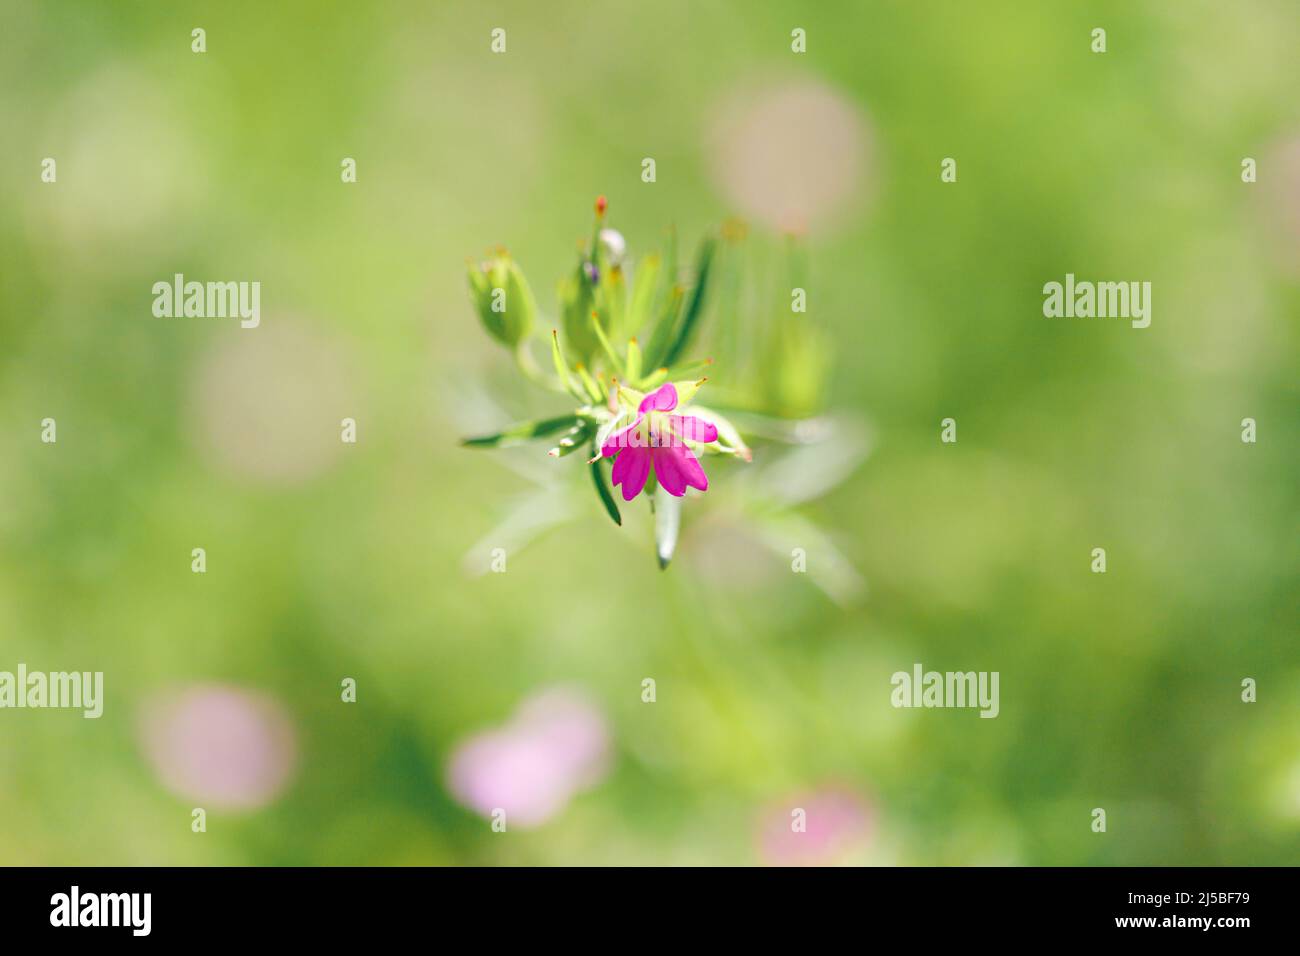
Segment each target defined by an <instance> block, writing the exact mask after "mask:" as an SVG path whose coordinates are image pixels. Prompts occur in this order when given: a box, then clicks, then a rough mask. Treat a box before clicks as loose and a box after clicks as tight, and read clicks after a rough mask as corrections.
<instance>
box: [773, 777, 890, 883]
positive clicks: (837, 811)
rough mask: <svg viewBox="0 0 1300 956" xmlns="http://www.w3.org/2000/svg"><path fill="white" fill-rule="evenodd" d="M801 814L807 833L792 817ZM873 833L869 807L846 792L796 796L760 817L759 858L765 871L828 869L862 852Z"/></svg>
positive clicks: (826, 789) (825, 790)
mask: <svg viewBox="0 0 1300 956" xmlns="http://www.w3.org/2000/svg"><path fill="white" fill-rule="evenodd" d="M795 809H801V810H803V811H804V815H805V816H804V819H805V821H806V830H805V831H804V832H797V831H796V830H795V829H794V827H793V822H794V818H793V816H792V814H793V811H794V810H795ZM873 828H874V813H873V811H872V808H871V806H870V805H869V804H868V803H867V801H866V800H864V799H863V798H862V797H861V796H859V795H858V794H857V793H855V792H853V791H852V790H850V789H848V788H847V787H840V786H828V787H823V788H821V789H819V790H816V791H813V792H811V793H804V794H797V795H795V796H792V797H790V798H788V799H787V800H783V801H781V803H780V804H774V805H773V806H771V807H769V808H768V809H767V810H765V811H764V812H763V815H762V817H761V819H760V822H759V833H758V852H759V856H760V857H761V858H762V861H763V862H764V863H765V864H767V865H768V866H828V865H833V864H836V863H839V862H843V861H844V860H845V859H846V858H847V857H848V856H849V855H850V854H852V853H854V852H855V851H858V850H861V849H862V848H864V847H865V846H866V845H867V843H868V842H869V840H870V837H871V833H872V830H873Z"/></svg>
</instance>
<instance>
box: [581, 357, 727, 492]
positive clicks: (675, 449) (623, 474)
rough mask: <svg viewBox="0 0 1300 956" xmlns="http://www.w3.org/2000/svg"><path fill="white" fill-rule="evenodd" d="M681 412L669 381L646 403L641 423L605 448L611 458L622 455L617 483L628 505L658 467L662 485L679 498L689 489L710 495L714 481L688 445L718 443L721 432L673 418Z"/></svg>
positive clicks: (617, 463) (619, 433)
mask: <svg viewBox="0 0 1300 956" xmlns="http://www.w3.org/2000/svg"><path fill="white" fill-rule="evenodd" d="M676 407H677V389H676V388H675V387H674V386H673V383H672V382H665V383H664V384H663V385H661V386H659V389H658V390H657V391H654V392H651V393H650V394H649V395H647V396H646V397H645V398H643V399H642V400H641V404H640V406H639V407H638V408H637V418H636V421H634V422H633V423H632V424H631V425H628V426H627V427H626V428H624V429H622V430H621V431H617V432H615V433H614V434H612V435H610V436H609V438H608V439H607V440H606V441H605V444H604V445H602V446H601V449H600V453H601V454H602V455H604V456H605V457H606V458H608V457H610V456H611V455H617V456H618V457H617V458H615V459H614V474H613V475H612V477H611V480H612V481H613V483H614V484H615V485H622V486H623V500H624V501H631V500H632V499H633V498H635V497H636V496H637V495H639V494H640V493H641V489H642V488H644V487H645V483H646V481H647V479H648V478H649V477H650V471H651V469H652V468H653V469H654V474H655V479H656V480H657V481H658V482H659V484H660V486H661V487H662V488H663V489H664V491H666V492H668V493H669V494H670V495H672V496H673V497H675V498H680V497H681V496H682V495H684V494H686V489H687V487H691V488H698V489H699V490H700V491H707V490H708V487H709V479H708V477H706V476H705V474H704V469H703V468H702V467H701V466H700V463H699V460H698V459H696V457H695V454H694V452H692V451H691V449H690V448H689V447H688V446H687V444H686V443H687V442H701V443H706V442H712V441H717V440H718V430H717V428H715V427H714V426H713V425H711V424H710V423H708V422H706V421H704V420H703V419H699V418H692V417H691V416H688V415H670V414H668V413H669V412H671V411H672V410H673V409H675V408H676Z"/></svg>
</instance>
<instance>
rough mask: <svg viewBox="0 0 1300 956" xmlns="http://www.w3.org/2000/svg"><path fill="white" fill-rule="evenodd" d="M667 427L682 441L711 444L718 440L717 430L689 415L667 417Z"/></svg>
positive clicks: (700, 419)
mask: <svg viewBox="0 0 1300 956" xmlns="http://www.w3.org/2000/svg"><path fill="white" fill-rule="evenodd" d="M668 424H669V427H670V428H672V430H673V431H674V432H675V433H676V434H677V435H678V436H679V437H680V438H682V439H683V440H684V441H699V442H711V441H717V440H718V429H717V428H716V427H714V426H713V425H711V424H710V423H709V422H706V421H705V420H704V419H702V418H695V417H693V416H691V415H669V416H668Z"/></svg>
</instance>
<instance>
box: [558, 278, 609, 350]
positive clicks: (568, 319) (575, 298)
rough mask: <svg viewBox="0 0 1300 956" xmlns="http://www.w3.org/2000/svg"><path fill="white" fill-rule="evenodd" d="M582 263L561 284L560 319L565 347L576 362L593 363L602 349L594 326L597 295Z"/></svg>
mask: <svg viewBox="0 0 1300 956" xmlns="http://www.w3.org/2000/svg"><path fill="white" fill-rule="evenodd" d="M588 265H589V263H586V262H584V263H582V264H581V265H579V266H578V268H577V269H575V270H574V271H573V272H572V273H570V274H569V276H568V277H566V278H565V279H564V280H563V281H561V282H560V317H561V319H562V320H563V322H564V345H565V348H566V349H567V351H568V353H569V357H570V358H571V359H572V360H573V361H575V362H588V363H589V362H590V361H591V357H592V355H594V354H595V353H596V350H597V349H598V348H599V347H600V339H599V338H598V337H597V336H596V330H595V329H594V328H593V327H592V324H591V312H592V309H593V307H594V306H593V302H594V301H595V293H594V292H593V289H592V280H591V278H590V277H589V275H588V272H587V266H588Z"/></svg>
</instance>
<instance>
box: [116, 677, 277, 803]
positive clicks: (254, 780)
mask: <svg viewBox="0 0 1300 956" xmlns="http://www.w3.org/2000/svg"><path fill="white" fill-rule="evenodd" d="M140 735H141V741H142V745H143V748H144V752H145V756H146V757H147V758H148V760H149V763H150V765H151V766H152V767H153V769H154V772H155V773H156V774H157V775H158V778H159V780H160V781H161V782H162V784H163V786H165V787H166V788H167V789H168V790H170V791H171V792H173V793H175V794H176V795H177V796H180V797H184V798H186V799H190V800H195V801H199V802H201V803H203V804H204V805H206V806H215V807H221V808H227V809H236V810H252V809H256V808H258V807H262V806H265V805H266V804H268V803H270V802H271V801H272V800H274V799H275V798H276V797H277V796H279V795H280V793H281V792H282V791H283V790H284V788H285V787H286V786H287V785H288V783H289V781H290V780H291V779H292V777H293V774H294V770H295V769H296V766H297V754H298V748H297V741H296V734H295V732H294V728H293V722H292V721H291V719H290V718H289V716H288V714H287V712H286V711H285V710H284V708H283V707H282V706H281V705H280V704H279V703H278V702H277V701H276V700H275V699H273V698H271V697H269V696H267V695H265V694H261V693H257V692H254V691H247V690H243V689H241V688H238V687H231V686H225V685H219V684H199V685H194V686H190V687H186V688H183V689H181V690H177V691H173V692H171V693H168V694H165V695H163V696H161V697H158V698H156V699H155V700H153V701H152V702H150V703H149V704H148V705H146V707H145V709H144V711H143V713H142V714H141V721H140Z"/></svg>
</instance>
